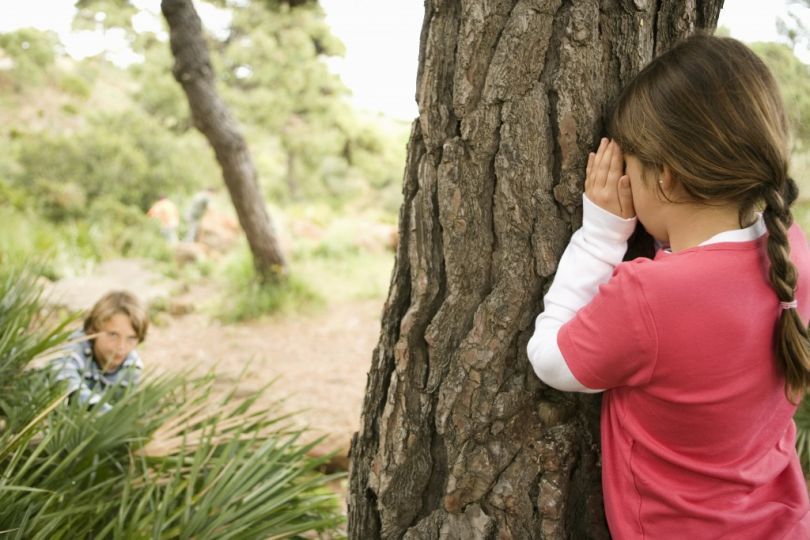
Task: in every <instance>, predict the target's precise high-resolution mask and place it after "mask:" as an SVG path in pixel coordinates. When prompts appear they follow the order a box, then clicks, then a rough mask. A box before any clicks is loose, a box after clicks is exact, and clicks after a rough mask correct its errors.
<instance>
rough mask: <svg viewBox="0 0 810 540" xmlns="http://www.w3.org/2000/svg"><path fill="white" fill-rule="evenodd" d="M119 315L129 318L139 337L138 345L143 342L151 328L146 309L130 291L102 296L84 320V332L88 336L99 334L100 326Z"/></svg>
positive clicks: (112, 292) (114, 292)
mask: <svg viewBox="0 0 810 540" xmlns="http://www.w3.org/2000/svg"><path fill="white" fill-rule="evenodd" d="M117 313H123V314H124V315H126V316H127V317H129V322H130V323H131V324H132V329H133V330H135V335H136V336H138V343H141V342H143V340H144V339H145V338H146V330H147V329H148V328H149V320H148V318H147V317H146V309H145V308H144V306H143V304H142V303H141V301H140V300H138V298H137V297H136V296H135V295H134V294H132V293H130V292H128V291H110V292H108V293H107V294H105V295H104V296H102V297H101V298H100V299H99V300H98V302H96V304H95V305H94V306H93V309H91V310H90V313H88V315H87V317H86V318H85V319H84V332H85V333H86V334H88V335H89V334H94V333H96V332H98V330H99V326H100V325H101V324H103V323H104V321H106V320H108V319H109V318H110V317H112V316H113V315H115V314H117Z"/></svg>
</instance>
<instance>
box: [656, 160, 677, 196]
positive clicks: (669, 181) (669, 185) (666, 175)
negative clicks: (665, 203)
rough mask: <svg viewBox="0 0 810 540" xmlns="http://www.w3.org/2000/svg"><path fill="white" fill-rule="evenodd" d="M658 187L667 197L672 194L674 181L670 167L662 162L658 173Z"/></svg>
mask: <svg viewBox="0 0 810 540" xmlns="http://www.w3.org/2000/svg"><path fill="white" fill-rule="evenodd" d="M658 187H659V188H660V189H661V191H662V192H663V193H664V195H665V196H666V197H667V198H669V196H670V195H671V194H672V190H673V189H674V188H675V181H674V179H673V178H672V169H670V168H669V165H666V164H664V165H662V166H661V170H660V171H659V173H658Z"/></svg>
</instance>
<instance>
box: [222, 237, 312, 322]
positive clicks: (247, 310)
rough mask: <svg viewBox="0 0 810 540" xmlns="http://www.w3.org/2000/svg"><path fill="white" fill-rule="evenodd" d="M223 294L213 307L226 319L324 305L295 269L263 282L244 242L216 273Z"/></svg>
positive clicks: (241, 318)
mask: <svg viewBox="0 0 810 540" xmlns="http://www.w3.org/2000/svg"><path fill="white" fill-rule="evenodd" d="M218 277H219V279H220V280H222V281H223V287H224V291H225V292H224V294H223V295H222V297H221V298H220V300H219V305H218V306H216V307H215V311H216V314H217V317H219V319H220V320H222V321H224V322H228V323H234V322H241V321H246V320H251V319H257V318H259V317H261V316H264V315H270V314H273V313H290V312H296V311H297V312H301V311H306V310H309V309H313V308H317V307H319V306H322V305H323V298H322V297H321V296H320V295H319V294H318V293H316V292H315V290H314V289H313V288H312V286H311V285H310V284H309V283H308V282H306V281H304V280H303V279H301V277H300V276H299V275H298V273H297V272H296V271H295V269H292V270H291V271H290V272H289V275H286V276H279V278H278V279H277V280H274V281H271V282H262V281H261V280H260V279H259V278H258V276H257V275H256V272H255V270H254V267H253V259H252V258H251V256H250V252H249V251H248V250H247V247H246V246H241V247H240V248H239V249H238V250H237V251H236V252H234V253H233V254H232V255H231V256H230V257H229V260H228V261H227V262H226V263H225V266H224V268H223V270H222V272H221V274H220V276H218Z"/></svg>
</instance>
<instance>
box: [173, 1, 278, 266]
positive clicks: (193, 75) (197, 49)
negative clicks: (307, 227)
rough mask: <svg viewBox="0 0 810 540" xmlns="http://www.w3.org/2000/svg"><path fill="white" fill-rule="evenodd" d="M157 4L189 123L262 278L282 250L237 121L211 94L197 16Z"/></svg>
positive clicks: (186, 5)
mask: <svg viewBox="0 0 810 540" xmlns="http://www.w3.org/2000/svg"><path fill="white" fill-rule="evenodd" d="M160 8H161V11H163V16H164V17H165V18H166V21H167V22H168V23H169V28H170V35H169V39H170V43H171V49H172V54H173V55H174V60H175V64H174V69H173V73H174V78H175V79H177V82H179V83H180V85H181V86H182V87H183V91H184V92H185V93H186V97H187V98H188V103H189V106H190V108H191V116H192V118H193V120H194V125H195V127H196V128H197V129H199V130H200V131H201V132H202V133H203V135H205V137H206V138H207V139H208V142H209V143H210V144H211V146H212V147H213V149H214V153H215V154H216V158H217V161H218V162H219V165H220V167H221V168H222V176H223V178H224V180H225V185H226V186H227V188H228V192H229V193H230V196H231V201H233V205H234V207H235V208H236V214H237V216H238V217H239V223H240V224H241V225H242V229H243V230H244V231H245V236H246V237H247V241H248V245H249V246H250V251H251V253H252V254H253V264H254V266H255V267H256V272H257V273H258V274H259V276H261V277H262V278H263V279H265V280H269V279H272V278H275V277H277V276H279V275H281V274H282V273H283V271H284V267H285V261H284V255H283V254H282V252H281V247H280V245H279V243H278V239H277V236H276V233H275V231H274V230H273V225H272V222H271V221H270V216H269V215H268V213H267V209H266V208H265V204H264V197H263V196H262V193H261V190H260V189H259V184H258V181H257V174H256V167H255V166H254V165H253V159H252V158H251V156H250V151H249V150H248V147H247V144H246V143H245V139H244V137H242V133H241V130H240V128H239V125H238V123H237V122H236V120H235V119H234V117H233V116H232V115H231V113H230V111H229V110H228V107H227V106H226V105H225V103H224V102H223V101H222V99H221V98H220V97H219V94H217V90H216V84H215V80H214V72H213V69H212V67H211V60H210V57H209V55H208V47H207V46H206V44H205V39H204V38H203V32H202V24H201V22H200V17H199V16H198V15H197V12H196V11H195V10H194V6H193V4H192V2H191V0H162V1H161V3H160Z"/></svg>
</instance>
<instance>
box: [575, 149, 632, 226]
mask: <svg viewBox="0 0 810 540" xmlns="http://www.w3.org/2000/svg"><path fill="white" fill-rule="evenodd" d="M585 171H586V173H585V195H587V196H588V198H589V199H590V200H591V202H593V203H594V204H596V205H597V206H599V207H600V208H602V209H604V210H607V211H608V212H610V213H611V214H615V215H617V216H619V217H621V218H624V219H630V218H632V217H635V215H636V210H635V208H633V192H632V191H631V190H630V177H629V176H627V175H625V174H624V159H623V156H622V149H621V148H619V145H618V144H616V143H615V142H613V141H609V140H608V139H604V138H603V139H602V141H601V142H600V143H599V148H598V149H597V151H596V154H594V153H593V152H591V153H590V154H588V166H587V168H586V169H585Z"/></svg>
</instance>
